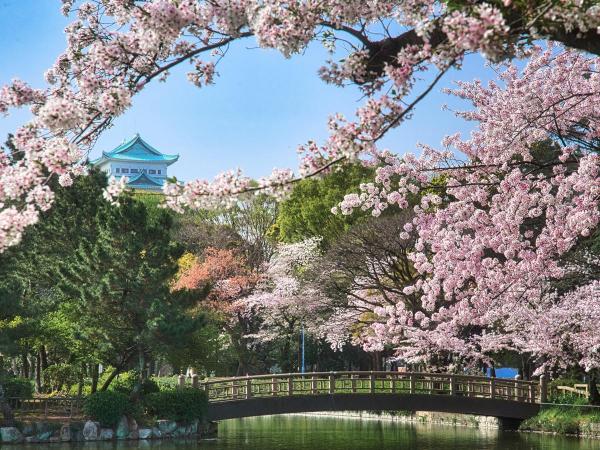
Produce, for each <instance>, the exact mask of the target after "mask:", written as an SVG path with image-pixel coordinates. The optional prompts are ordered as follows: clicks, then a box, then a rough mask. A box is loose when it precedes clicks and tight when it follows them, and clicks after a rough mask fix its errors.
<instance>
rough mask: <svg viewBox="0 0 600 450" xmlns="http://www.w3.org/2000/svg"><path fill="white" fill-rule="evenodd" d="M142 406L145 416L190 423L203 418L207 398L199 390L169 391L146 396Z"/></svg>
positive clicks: (206, 406)
mask: <svg viewBox="0 0 600 450" xmlns="http://www.w3.org/2000/svg"><path fill="white" fill-rule="evenodd" d="M144 406H145V409H146V414H148V415H150V416H154V417H156V418H157V419H168V420H175V421H182V422H191V421H193V420H196V419H198V420H201V419H202V418H204V417H205V415H206V410H207V408H208V398H207V396H206V393H205V392H204V391H201V390H199V389H192V388H186V389H170V390H165V391H160V392H155V393H152V394H148V395H147V396H146V398H145V399H144Z"/></svg>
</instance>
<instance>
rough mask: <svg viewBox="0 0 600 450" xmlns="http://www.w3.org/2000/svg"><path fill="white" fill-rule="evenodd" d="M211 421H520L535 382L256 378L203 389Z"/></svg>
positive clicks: (427, 376)
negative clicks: (387, 417)
mask: <svg viewBox="0 0 600 450" xmlns="http://www.w3.org/2000/svg"><path fill="white" fill-rule="evenodd" d="M201 387H202V388H203V389H204V390H206V391H207V393H208V397H209V402H210V406H209V417H210V419H212V420H221V419H230V418H239V417H251V416H260V415H270V414H286V413H294V412H313V411H346V410H347V411H351V410H353V411H359V410H380V411H398V410H408V411H439V412H452V413H462V414H477V415H487V416H495V417H500V418H505V419H516V420H522V419H525V418H528V417H531V416H533V415H535V414H536V413H537V412H538V411H539V402H543V401H545V396H546V386H545V382H544V380H542V382H541V383H537V382H535V381H522V380H510V379H500V378H487V377H478V376H468V375H455V374H432V373H409V372H318V373H307V374H297V373H295V374H278V375H259V376H251V377H239V378H229V379H224V380H218V381H209V382H206V383H202V385H201Z"/></svg>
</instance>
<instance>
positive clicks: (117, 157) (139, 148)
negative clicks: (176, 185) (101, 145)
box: [91, 134, 179, 165]
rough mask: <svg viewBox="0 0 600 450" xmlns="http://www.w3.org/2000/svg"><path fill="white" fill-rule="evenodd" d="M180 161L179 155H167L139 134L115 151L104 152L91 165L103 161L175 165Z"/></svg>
mask: <svg viewBox="0 0 600 450" xmlns="http://www.w3.org/2000/svg"><path fill="white" fill-rule="evenodd" d="M178 159H179V155H165V154H163V153H161V152H159V151H158V150H156V149H155V148H154V147H152V146H151V145H150V144H148V143H147V142H146V141H144V140H143V139H142V138H141V137H140V135H139V134H136V135H135V136H134V137H133V138H132V139H130V140H129V141H127V142H124V143H123V144H121V145H119V146H118V147H117V148H115V149H114V150H111V151H109V152H102V156H101V157H100V158H97V159H95V160H93V161H91V164H98V163H100V162H102V161H103V160H113V161H135V162H166V163H167V164H168V165H171V164H173V163H174V162H175V161H177V160H178Z"/></svg>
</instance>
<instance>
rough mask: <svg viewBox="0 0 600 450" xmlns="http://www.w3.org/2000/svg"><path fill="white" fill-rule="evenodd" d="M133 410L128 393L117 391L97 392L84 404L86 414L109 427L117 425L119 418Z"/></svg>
mask: <svg viewBox="0 0 600 450" xmlns="http://www.w3.org/2000/svg"><path fill="white" fill-rule="evenodd" d="M131 410H132V409H131V406H130V404H129V398H128V397H127V395H125V394H123V393H121V392H115V391H101V392H96V393H94V394H92V395H90V396H89V397H88V398H87V399H86V401H85V403H84V404H83V412H84V413H85V415H86V416H88V417H90V418H92V419H93V420H96V421H98V422H100V423H101V424H102V425H104V426H109V427H111V426H114V425H116V424H117V422H118V421H119V419H120V418H121V417H122V416H123V415H125V414H128V413H130V412H131Z"/></svg>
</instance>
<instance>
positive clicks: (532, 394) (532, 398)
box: [528, 382, 535, 403]
mask: <svg viewBox="0 0 600 450" xmlns="http://www.w3.org/2000/svg"><path fill="white" fill-rule="evenodd" d="M530 383H531V382H530ZM528 397H529V398H528V401H529V403H535V391H534V387H533V383H531V384H530V385H529V393H528Z"/></svg>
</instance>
